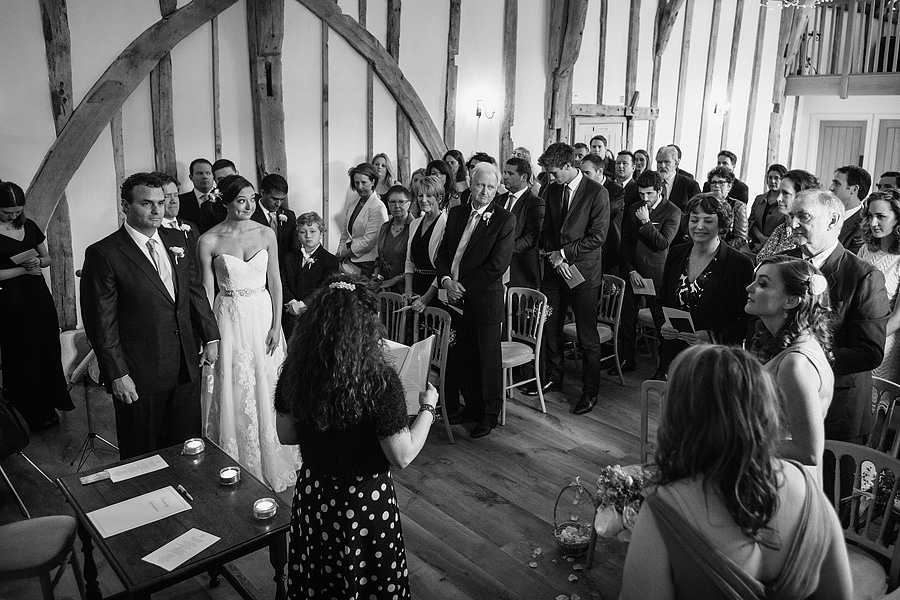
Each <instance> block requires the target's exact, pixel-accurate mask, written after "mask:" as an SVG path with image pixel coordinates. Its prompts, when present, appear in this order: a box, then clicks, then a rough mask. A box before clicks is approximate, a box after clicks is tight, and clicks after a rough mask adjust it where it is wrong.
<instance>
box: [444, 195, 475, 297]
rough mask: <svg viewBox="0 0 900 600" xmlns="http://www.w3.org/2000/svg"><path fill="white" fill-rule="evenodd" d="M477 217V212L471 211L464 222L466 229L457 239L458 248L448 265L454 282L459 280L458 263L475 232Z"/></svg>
mask: <svg viewBox="0 0 900 600" xmlns="http://www.w3.org/2000/svg"><path fill="white" fill-rule="evenodd" d="M478 217H479V214H478V211H475V210H473V211H472V214H470V215H469V220H468V221H467V222H466V228H465V229H464V230H463V234H462V237H461V238H459V246H457V248H456V254H454V255H453V263H452V264H451V265H450V277H451V278H453V280H454V281H458V280H459V263H461V262H462V257H463V254H465V253H466V246H468V245H469V240H470V239H471V238H472V232H474V231H475V227H476V226H477V225H478Z"/></svg>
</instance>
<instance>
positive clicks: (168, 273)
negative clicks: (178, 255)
mask: <svg viewBox="0 0 900 600" xmlns="http://www.w3.org/2000/svg"><path fill="white" fill-rule="evenodd" d="M147 249H148V250H149V251H150V258H151V259H152V260H153V266H154V267H156V272H157V273H159V278H160V279H162V282H163V285H164V286H166V291H168V292H169V296H171V298H172V300H174V299H175V283H174V282H173V281H172V270H171V268H170V265H169V261H168V260H167V259H163V258H162V257H161V256H160V255H159V251H158V250H157V249H156V240H152V239H151V240H147Z"/></svg>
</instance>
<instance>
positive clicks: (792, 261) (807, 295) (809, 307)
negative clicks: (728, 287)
mask: <svg viewBox="0 0 900 600" xmlns="http://www.w3.org/2000/svg"><path fill="white" fill-rule="evenodd" d="M764 265H773V266H775V267H777V268H778V274H779V275H780V276H781V281H782V283H783V284H784V291H785V293H787V294H788V295H790V296H797V297H798V298H799V299H800V301H799V302H798V303H797V306H796V307H794V308H792V309H789V310H788V311H787V318H786V319H785V321H784V324H783V325H782V326H781V328H780V329H779V330H778V331H776V332H775V333H774V334H773V333H771V332H770V331H769V330H768V329H767V328H766V326H765V325H764V324H763V322H762V321H757V323H756V335H755V336H754V342H753V344H752V347H751V348H750V349H751V350H752V351H753V353H754V354H756V356H758V357H759V359H760V360H762V361H763V362H768V361H769V360H770V359H772V357H774V356H775V355H776V354H778V353H779V352H781V351H782V350H784V349H785V348H787V347H788V346H790V345H791V344H792V343H793V341H794V340H796V339H797V338H798V337H800V336H801V335H804V334H808V335H810V336H812V337H813V338H815V340H816V341H817V342H819V345H820V346H822V350H823V351H824V352H825V356H826V357H827V358H828V362H829V363H830V364H834V355H833V354H832V352H831V349H832V347H833V331H832V330H833V314H832V311H831V300H830V297H829V295H828V289H826V290H825V291H824V292H822V293H820V294H818V295H817V294H813V293H812V290H811V289H810V287H811V284H810V280H811V278H812V276H813V275H822V272H821V271H819V269H817V268H816V267H815V266H814V265H812V264H811V263H808V262H806V261H805V260H801V259H799V258H793V257H791V256H785V255H783V254H776V255H774V256H768V257H766V258H764V259H763V260H762V261H760V263H759V267H762V266H764ZM759 267H757V269H759Z"/></svg>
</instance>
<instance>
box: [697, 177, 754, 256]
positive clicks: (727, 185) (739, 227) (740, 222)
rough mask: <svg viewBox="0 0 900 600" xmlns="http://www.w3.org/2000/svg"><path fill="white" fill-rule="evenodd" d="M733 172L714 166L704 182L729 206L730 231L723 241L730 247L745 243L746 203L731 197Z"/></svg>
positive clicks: (737, 246)
mask: <svg viewBox="0 0 900 600" xmlns="http://www.w3.org/2000/svg"><path fill="white" fill-rule="evenodd" d="M734 180H735V179H734V173H732V172H731V171H729V170H728V169H726V168H725V167H716V168H715V169H713V170H712V171H710V172H709V173H708V174H707V176H706V183H707V184H708V187H709V188H710V189H711V190H712V193H713V194H715V195H716V196H717V197H718V198H719V200H722V201H724V202H727V203H728V204H729V206H731V212H732V214H733V215H734V221H733V223H732V224H731V231H729V232H728V233H727V234H725V242H726V243H727V244H729V245H730V246H731V247H732V248H738V249H740V248H742V247H743V246H744V244H746V243H747V205H746V203H744V202H741V201H740V200H736V199H735V198H732V197H731V195H730V194H731V190H732V183H733V182H734Z"/></svg>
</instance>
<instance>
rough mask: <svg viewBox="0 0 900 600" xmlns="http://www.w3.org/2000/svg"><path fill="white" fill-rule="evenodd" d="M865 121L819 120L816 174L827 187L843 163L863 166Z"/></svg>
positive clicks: (826, 187) (823, 185)
mask: <svg viewBox="0 0 900 600" xmlns="http://www.w3.org/2000/svg"><path fill="white" fill-rule="evenodd" d="M865 147H866V121H821V122H820V123H819V148H818V154H817V156H818V160H816V165H817V169H816V170H817V173H816V176H817V177H818V178H819V181H820V182H821V183H822V187H823V188H825V189H828V186H829V185H830V184H831V179H832V176H833V175H834V171H835V169H837V168H838V167H843V166H845V165H857V166H860V167H861V166H863V164H864V163H863V161H864V160H865Z"/></svg>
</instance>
